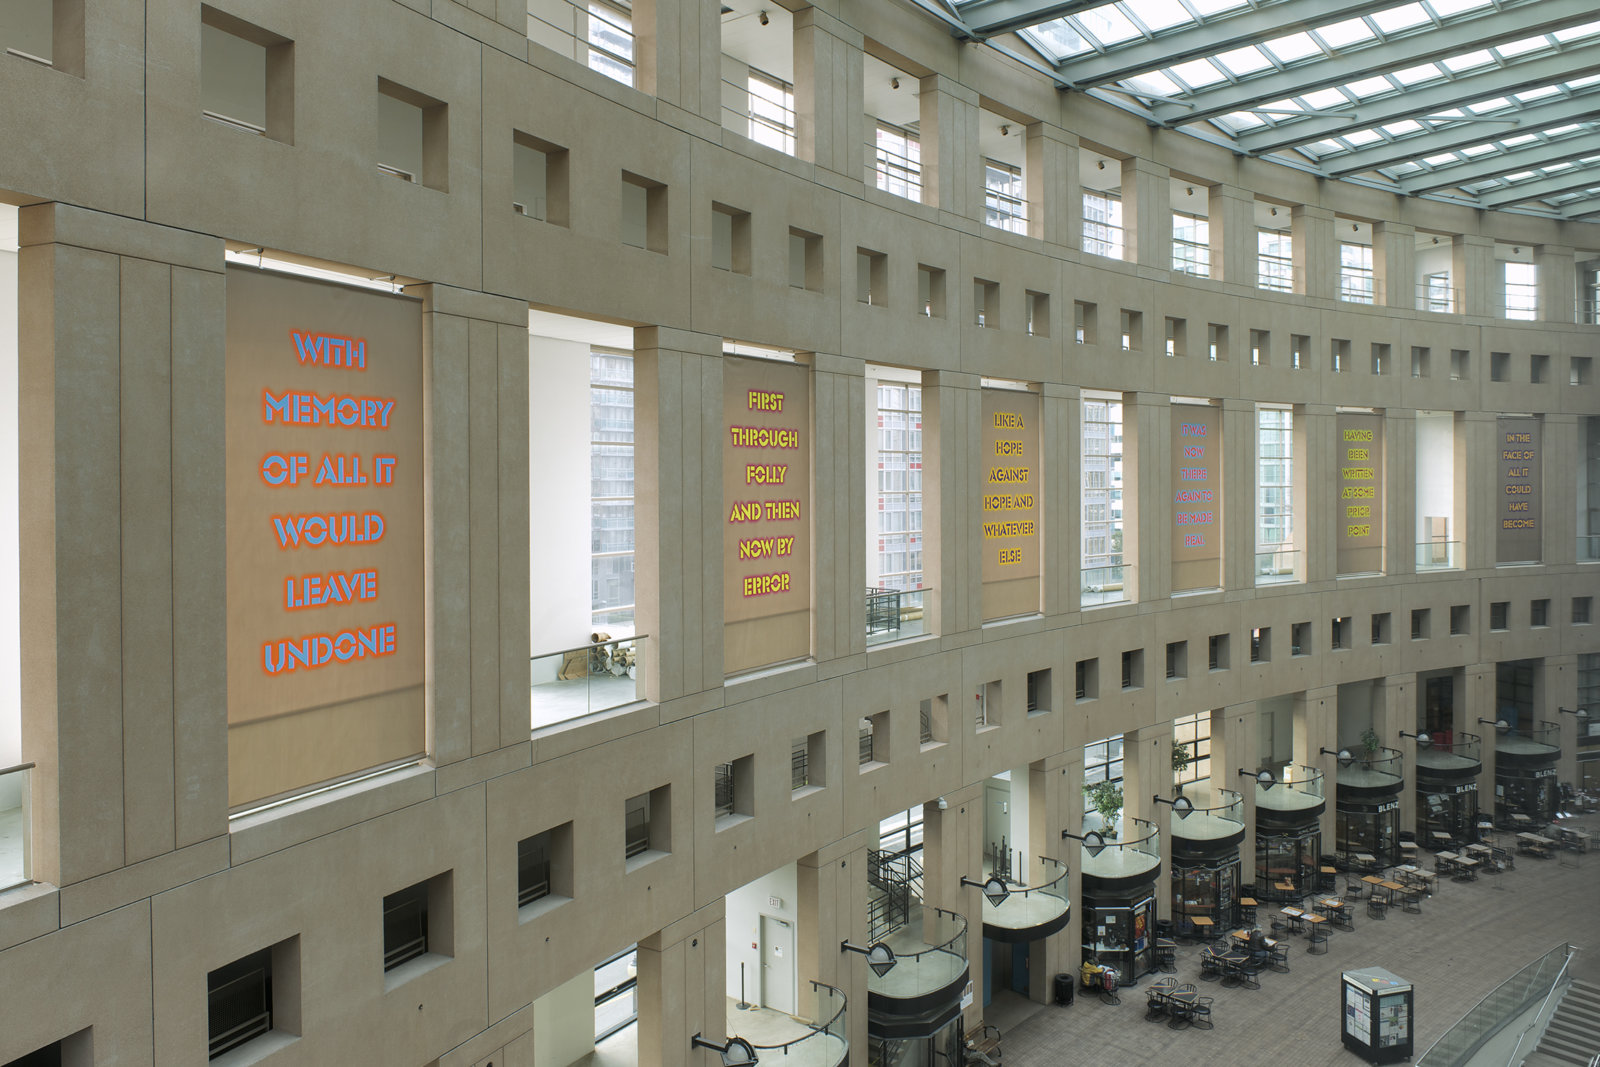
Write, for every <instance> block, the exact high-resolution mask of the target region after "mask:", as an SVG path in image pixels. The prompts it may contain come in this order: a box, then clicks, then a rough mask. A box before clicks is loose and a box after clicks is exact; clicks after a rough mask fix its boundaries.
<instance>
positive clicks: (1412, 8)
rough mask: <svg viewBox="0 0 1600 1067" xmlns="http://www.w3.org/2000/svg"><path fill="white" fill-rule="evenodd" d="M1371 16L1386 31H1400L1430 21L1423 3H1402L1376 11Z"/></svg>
mask: <svg viewBox="0 0 1600 1067" xmlns="http://www.w3.org/2000/svg"><path fill="white" fill-rule="evenodd" d="M1370 18H1371V19H1372V22H1373V24H1374V25H1375V26H1377V27H1378V29H1380V30H1382V31H1383V32H1384V33H1399V32H1400V31H1401V30H1409V29H1410V28H1411V27H1413V26H1420V25H1422V24H1423V23H1424V22H1427V21H1429V19H1428V13H1427V12H1426V11H1424V10H1422V5H1421V4H1402V5H1400V6H1399V7H1391V8H1389V9H1388V10H1387V11H1374V12H1373V13H1372V15H1371V16H1370Z"/></svg>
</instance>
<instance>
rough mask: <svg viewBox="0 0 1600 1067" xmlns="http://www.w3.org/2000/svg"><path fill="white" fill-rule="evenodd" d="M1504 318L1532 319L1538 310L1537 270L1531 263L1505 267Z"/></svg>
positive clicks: (1510, 264) (1508, 264) (1509, 264)
mask: <svg viewBox="0 0 1600 1067" xmlns="http://www.w3.org/2000/svg"><path fill="white" fill-rule="evenodd" d="M1505 292H1506V318H1508V319H1530V320H1531V319H1533V318H1536V317H1537V315H1538V310H1539V268H1538V267H1537V266H1535V265H1534V264H1532V263H1507V264H1506V265H1505Z"/></svg>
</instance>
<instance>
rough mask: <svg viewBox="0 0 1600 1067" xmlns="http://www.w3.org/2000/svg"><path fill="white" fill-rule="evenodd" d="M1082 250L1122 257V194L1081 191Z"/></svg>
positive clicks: (1111, 256)
mask: <svg viewBox="0 0 1600 1067" xmlns="http://www.w3.org/2000/svg"><path fill="white" fill-rule="evenodd" d="M1083 250H1084V251H1085V252H1088V253H1089V254H1090V255H1094V256H1105V257H1106V258H1108V259H1121V258H1122V196H1121V194H1119V193H1099V192H1093V191H1091V190H1088V189H1085V190H1084V193H1083ZM1090 343H1091V344H1092V343H1093V342H1090Z"/></svg>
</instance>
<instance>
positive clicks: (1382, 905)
mask: <svg viewBox="0 0 1600 1067" xmlns="http://www.w3.org/2000/svg"><path fill="white" fill-rule="evenodd" d="M1388 907H1389V902H1388V901H1386V900H1384V899H1383V898H1382V897H1380V896H1373V897H1369V898H1368V899H1367V918H1369V919H1384V918H1388V916H1387V915H1385V914H1384V913H1385V912H1386V911H1387V910H1388Z"/></svg>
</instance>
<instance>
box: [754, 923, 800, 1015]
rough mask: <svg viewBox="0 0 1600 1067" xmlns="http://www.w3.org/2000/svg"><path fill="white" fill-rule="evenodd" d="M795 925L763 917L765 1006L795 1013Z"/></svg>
mask: <svg viewBox="0 0 1600 1067" xmlns="http://www.w3.org/2000/svg"><path fill="white" fill-rule="evenodd" d="M794 976H795V966H794V926H793V925H792V924H790V923H789V922H788V921H787V920H785V919H779V918H775V917H773V916H771V915H763V916H761V1006H762V1007H764V1008H772V1009H773V1010H775V1011H781V1012H786V1013H788V1014H790V1015H793V1014H794V1013H795V1002H794V981H795V978H794Z"/></svg>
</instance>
